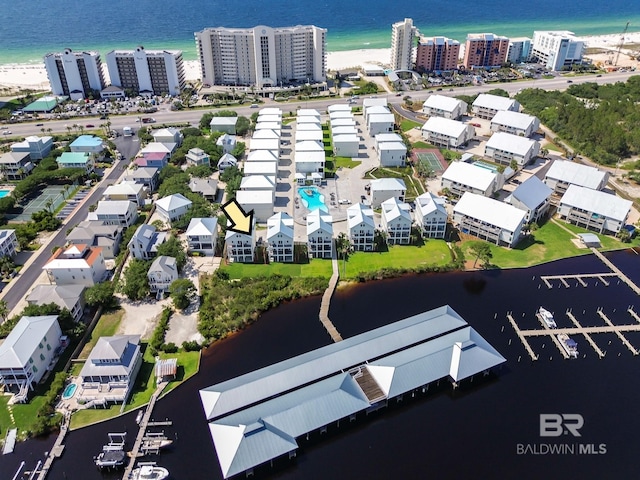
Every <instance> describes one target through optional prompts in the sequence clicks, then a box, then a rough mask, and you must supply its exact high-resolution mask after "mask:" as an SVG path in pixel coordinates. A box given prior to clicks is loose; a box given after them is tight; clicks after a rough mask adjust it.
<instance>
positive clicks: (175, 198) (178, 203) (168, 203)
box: [156, 193, 192, 212]
mask: <svg viewBox="0 0 640 480" xmlns="http://www.w3.org/2000/svg"><path fill="white" fill-rule="evenodd" d="M191 203H192V202H191V200H189V199H188V198H187V197H185V196H184V195H182V194H181V193H174V194H173V195H168V196H166V197H162V198H161V199H160V200H158V201H157V202H156V207H159V208H161V209H162V210H164V211H165V212H171V211H173V210H177V209H178V208H182V207H186V206H189V205H191Z"/></svg>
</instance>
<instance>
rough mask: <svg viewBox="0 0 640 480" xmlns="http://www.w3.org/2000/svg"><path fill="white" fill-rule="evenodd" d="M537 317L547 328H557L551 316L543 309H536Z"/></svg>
mask: <svg viewBox="0 0 640 480" xmlns="http://www.w3.org/2000/svg"><path fill="white" fill-rule="evenodd" d="M538 317H539V318H540V320H542V321H543V322H544V324H545V325H546V326H547V327H549V328H556V327H557V326H558V325H556V321H555V320H554V318H553V314H552V313H551V312H550V311H549V310H547V309H546V308H544V307H540V308H538Z"/></svg>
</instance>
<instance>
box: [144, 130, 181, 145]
mask: <svg viewBox="0 0 640 480" xmlns="http://www.w3.org/2000/svg"><path fill="white" fill-rule="evenodd" d="M151 136H153V141H154V142H158V143H168V144H174V143H175V144H176V145H177V146H178V147H179V146H180V145H182V141H183V140H184V135H182V132H181V131H180V129H179V128H175V127H169V128H160V129H158V130H154V131H152V132H151Z"/></svg>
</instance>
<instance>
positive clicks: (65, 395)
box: [62, 383, 78, 400]
mask: <svg viewBox="0 0 640 480" xmlns="http://www.w3.org/2000/svg"><path fill="white" fill-rule="evenodd" d="M76 388H78V385H76V384H75V383H70V384H69V385H67V386H66V387H65V389H64V392H62V399H63V400H69V399H70V398H71V397H73V394H74V393H76Z"/></svg>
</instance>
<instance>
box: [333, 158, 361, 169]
mask: <svg viewBox="0 0 640 480" xmlns="http://www.w3.org/2000/svg"><path fill="white" fill-rule="evenodd" d="M360 163H361V162H360V161H359V160H352V159H351V158H349V157H336V159H335V162H334V165H335V167H336V168H353V167H357V166H358V165H360Z"/></svg>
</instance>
